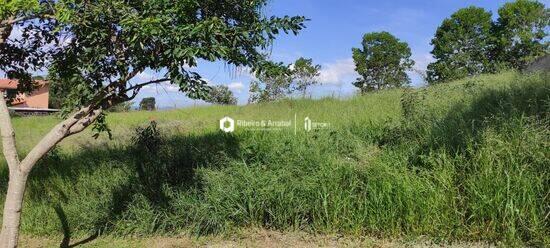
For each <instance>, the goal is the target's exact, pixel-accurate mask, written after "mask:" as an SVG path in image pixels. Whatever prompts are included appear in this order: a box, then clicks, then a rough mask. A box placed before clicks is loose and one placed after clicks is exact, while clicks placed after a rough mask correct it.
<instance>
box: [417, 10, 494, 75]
mask: <svg viewBox="0 0 550 248" xmlns="http://www.w3.org/2000/svg"><path fill="white" fill-rule="evenodd" d="M493 43H494V41H493V36H492V35H491V13H489V12H487V11H485V10H484V9H483V8H477V7H473V6H472V7H468V8H463V9H460V10H458V11H457V12H455V13H454V14H452V15H451V17H450V18H447V19H445V20H444V21H443V23H442V24H441V26H439V27H438V28H437V31H436V33H435V37H434V38H433V39H432V42H431V44H432V45H433V46H434V48H433V50H432V55H433V56H434V58H435V59H436V61H435V62H433V63H431V64H429V65H428V72H427V75H428V82H429V83H430V84H434V83H440V82H445V81H449V80H455V79H460V78H464V77H467V76H473V75H477V74H480V73H485V72H490V71H491V70H492V68H491V63H492V62H491V61H492V58H491V51H492V49H493Z"/></svg>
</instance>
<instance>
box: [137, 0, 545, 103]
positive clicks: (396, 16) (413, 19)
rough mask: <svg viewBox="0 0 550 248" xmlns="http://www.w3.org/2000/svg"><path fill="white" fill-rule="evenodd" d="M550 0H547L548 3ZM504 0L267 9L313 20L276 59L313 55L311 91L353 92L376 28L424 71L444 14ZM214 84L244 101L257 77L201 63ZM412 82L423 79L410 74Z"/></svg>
mask: <svg viewBox="0 0 550 248" xmlns="http://www.w3.org/2000/svg"><path fill="white" fill-rule="evenodd" d="M548 1H549V0H545V1H542V2H543V3H545V4H546V5H547V6H548V5H549V4H548ZM505 2H507V1H505V0H477V1H473V0H437V1H436V0H432V1H428V0H424V1H420V0H394V1H381V0H378V1H371V0H339V1H329V0H272V1H271V2H270V4H269V6H268V7H267V8H266V9H265V10H264V12H265V13H266V15H269V16H270V15H278V16H282V15H304V16H306V17H307V18H309V19H311V20H310V21H308V22H307V23H306V26H307V28H306V29H305V30H303V31H302V32H301V33H300V34H299V35H298V36H294V35H281V36H279V37H278V39H277V40H276V41H275V42H274V44H273V47H272V49H271V50H270V52H271V58H272V59H273V60H275V61H282V62H285V63H291V62H292V61H294V60H296V59H297V58H299V57H301V56H303V57H307V58H312V59H313V61H314V62H315V63H317V64H320V65H321V66H322V70H321V76H320V78H319V79H320V82H321V84H320V85H318V86H315V87H313V88H312V89H311V90H310V94H311V95H313V96H314V97H319V96H323V95H333V96H342V97H345V96H349V95H352V94H353V93H354V91H355V89H354V87H353V86H352V84H351V83H352V82H353V81H354V79H355V78H356V74H355V72H354V65H353V61H352V59H351V48H352V47H359V45H360V42H361V39H362V36H363V34H365V33H368V32H374V31H388V32H390V33H392V34H393V35H395V36H396V37H397V38H399V39H400V40H402V41H406V42H407V43H408V44H409V46H410V47H411V49H412V54H413V55H412V58H413V59H414V60H415V61H416V66H415V67H416V68H418V69H421V70H425V68H426V65H427V64H428V63H429V62H430V61H432V58H431V55H430V51H431V49H432V47H431V45H430V40H431V39H432V37H433V35H434V33H435V30H436V28H437V27H438V26H439V24H440V23H441V22H442V21H443V19H444V18H446V17H449V16H450V15H451V14H452V13H453V12H455V11H456V10H458V9H459V8H463V7H468V6H471V5H475V6H479V7H483V8H485V9H487V10H488V11H491V12H492V13H493V18H495V19H496V13H497V9H498V8H499V6H502V4H504V3H505ZM194 70H195V71H197V72H199V73H200V74H201V75H202V76H203V77H204V78H205V79H206V80H207V81H209V82H210V83H211V84H213V85H215V84H225V85H228V86H229V88H230V89H231V90H232V91H233V92H234V94H235V95H236V96H237V97H238V99H239V104H245V103H246V102H247V99H248V86H249V83H250V81H251V80H252V78H251V76H250V75H248V73H247V72H246V69H244V68H235V67H231V66H228V65H226V64H225V63H223V62H216V63H210V62H200V63H199V65H198V67H197V68H195V69H194ZM161 76H162V75H161V74H159V73H155V72H152V71H145V72H144V73H142V74H141V75H139V76H138V77H137V78H136V81H139V80H148V79H154V78H157V77H161ZM410 76H411V78H412V81H413V85H420V84H421V80H420V79H419V77H418V76H416V75H414V73H411V74H410ZM150 96H153V97H155V98H156V99H157V104H158V105H159V107H162V108H170V107H184V106H189V105H194V104H204V103H203V102H201V101H193V100H190V99H188V98H186V97H185V95H184V94H182V93H179V92H177V88H176V87H174V86H170V85H169V84H166V85H159V86H152V87H149V88H145V89H143V91H142V92H141V93H140V95H139V96H138V97H137V98H136V99H135V101H136V102H139V100H140V99H141V98H143V97H150Z"/></svg>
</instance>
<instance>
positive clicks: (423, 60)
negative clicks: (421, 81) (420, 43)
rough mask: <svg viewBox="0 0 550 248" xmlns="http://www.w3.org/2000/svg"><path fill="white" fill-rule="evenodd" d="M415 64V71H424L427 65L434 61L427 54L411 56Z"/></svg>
mask: <svg viewBox="0 0 550 248" xmlns="http://www.w3.org/2000/svg"><path fill="white" fill-rule="evenodd" d="M412 59H413V60H414V62H415V64H414V68H415V69H417V70H422V71H425V70H426V69H427V68H428V65H429V64H430V63H432V62H433V61H435V59H434V58H433V56H432V55H431V54H429V53H425V54H421V55H418V56H413V58H412Z"/></svg>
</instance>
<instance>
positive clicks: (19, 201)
mask: <svg viewBox="0 0 550 248" xmlns="http://www.w3.org/2000/svg"><path fill="white" fill-rule="evenodd" d="M26 183H27V174H26V173H24V172H21V171H19V170H14V171H10V178H9V182H8V192H7V194H6V201H5V203H4V215H3V220H2V233H1V236H0V237H1V239H0V242H1V244H0V245H1V247H5V248H8V247H9V248H11V247H17V245H18V240H19V226H20V225H21V211H22V210H23V196H24V195H25V187H26Z"/></svg>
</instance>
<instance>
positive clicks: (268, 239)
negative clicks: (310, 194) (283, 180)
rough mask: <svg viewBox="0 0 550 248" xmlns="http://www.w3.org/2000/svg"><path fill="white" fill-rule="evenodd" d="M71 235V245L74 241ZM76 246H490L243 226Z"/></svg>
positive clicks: (38, 243) (24, 242)
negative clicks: (224, 232) (230, 231)
mask: <svg viewBox="0 0 550 248" xmlns="http://www.w3.org/2000/svg"><path fill="white" fill-rule="evenodd" d="M77 242H78V240H76V239H75V241H74V242H71V244H70V247H71V245H73V244H74V243H77ZM60 243H61V238H60V239H59V240H55V239H53V238H36V237H26V236H25V237H22V238H21V247H33V248H34V247H36V248H42V247H59V245H60ZM76 247H148V248H179V247H209V248H222V247H223V248H226V247H229V248H231V247H235V248H236V247H262V248H264V247H266V248H276V247H277V248H278V247H285V248H286V247H379V248H384V247H457V248H462V247H492V245H488V244H484V243H455V244H440V243H439V244H438V243H433V242H431V241H428V240H421V239H419V240H415V241H402V240H385V239H376V238H371V237H345V236H341V235H314V234H308V233H305V232H284V233H283V232H276V231H270V230H261V229H260V230H247V231H242V232H239V233H236V234H234V235H230V236H215V237H212V236H210V237H200V238H196V237H189V236H182V237H149V238H132V237H127V238H117V237H99V238H97V239H95V240H92V241H90V242H88V243H85V244H81V245H79V246H76Z"/></svg>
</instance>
